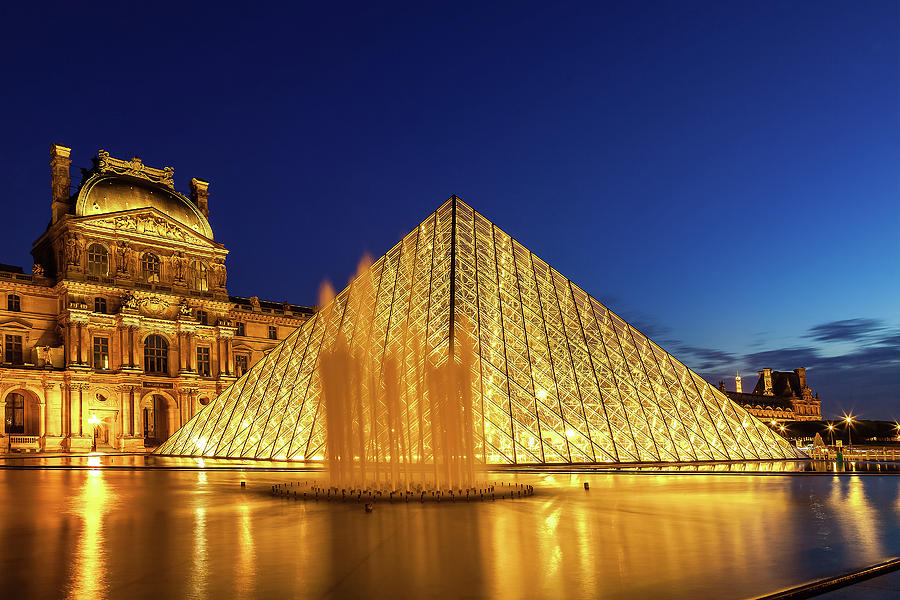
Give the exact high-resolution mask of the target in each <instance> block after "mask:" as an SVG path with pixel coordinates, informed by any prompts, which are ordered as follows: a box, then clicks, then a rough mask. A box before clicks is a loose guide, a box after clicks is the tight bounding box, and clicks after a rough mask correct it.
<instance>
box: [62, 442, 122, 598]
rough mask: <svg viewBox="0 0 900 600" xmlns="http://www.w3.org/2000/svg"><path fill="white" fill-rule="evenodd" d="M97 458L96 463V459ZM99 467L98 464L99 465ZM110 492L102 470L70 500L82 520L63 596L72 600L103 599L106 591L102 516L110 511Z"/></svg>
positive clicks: (92, 474) (90, 475)
mask: <svg viewBox="0 0 900 600" xmlns="http://www.w3.org/2000/svg"><path fill="white" fill-rule="evenodd" d="M90 458H92V459H93V458H96V459H97V460H98V461H99V457H90ZM98 466H99V465H98ZM111 496H112V492H111V491H110V490H109V489H108V487H107V484H106V481H105V480H104V473H103V471H101V470H91V471H89V472H88V473H87V475H86V477H85V478H84V483H83V484H82V486H81V490H80V491H79V493H78V494H77V495H76V496H75V497H74V498H73V506H72V512H73V513H75V514H76V515H77V516H79V517H80V518H81V521H82V530H81V535H80V536H79V538H78V543H77V546H76V548H75V554H74V556H73V557H72V563H71V570H72V573H71V575H70V577H69V580H70V582H71V583H70V585H68V586H67V590H66V596H67V597H68V598H73V599H81V598H103V597H106V595H107V594H106V592H107V590H108V583H107V572H106V536H105V532H104V527H103V519H104V515H105V514H106V512H107V511H108V510H110V509H111V508H112V505H113V500H112V498H111Z"/></svg>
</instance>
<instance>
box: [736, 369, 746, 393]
mask: <svg viewBox="0 0 900 600" xmlns="http://www.w3.org/2000/svg"><path fill="white" fill-rule="evenodd" d="M734 391H736V392H737V393H738V394H743V393H744V388H743V387H742V386H741V372H740V371H738V372H737V375H735V376H734Z"/></svg>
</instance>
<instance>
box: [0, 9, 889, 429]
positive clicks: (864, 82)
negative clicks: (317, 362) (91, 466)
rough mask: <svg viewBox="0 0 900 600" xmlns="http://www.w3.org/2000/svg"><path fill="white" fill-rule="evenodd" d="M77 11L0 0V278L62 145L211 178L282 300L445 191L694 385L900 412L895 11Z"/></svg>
mask: <svg viewBox="0 0 900 600" xmlns="http://www.w3.org/2000/svg"><path fill="white" fill-rule="evenodd" d="M76 4H78V3H52V2H51V3H35V2H31V3H4V4H3V5H2V7H0V23H2V29H3V34H2V35H0V61H2V72H3V86H2V88H0V109H2V114H3V116H4V117H3V127H2V137H0V173H2V176H3V178H4V181H5V189H4V191H3V194H4V196H5V198H4V199H3V203H4V204H3V212H2V214H3V217H2V218H3V220H4V221H7V223H8V222H12V223H13V224H14V227H12V228H10V227H6V226H5V227H3V232H4V233H3V236H2V237H0V262H5V263H13V264H19V265H22V266H25V267H26V270H27V267H28V265H30V264H31V261H30V256H29V250H30V247H31V243H32V242H33V241H34V240H35V239H36V238H37V237H38V236H39V235H40V233H41V232H42V231H43V229H44V226H45V225H46V222H47V220H48V219H49V215H50V200H49V168H48V166H47V161H48V148H49V145H50V143H51V142H59V143H62V144H65V145H68V146H71V147H72V148H73V167H79V166H88V165H89V164H90V158H91V156H94V155H96V152H97V150H98V149H100V148H104V149H106V150H108V151H109V152H110V153H111V154H112V155H113V156H117V157H123V158H127V157H131V156H133V155H138V156H140V157H141V158H143V159H144V162H145V163H146V164H148V165H151V166H163V165H168V166H173V167H174V168H175V180H176V187H177V188H178V189H181V190H186V189H187V184H188V181H189V180H190V178H191V177H201V178H206V179H208V180H209V181H211V186H210V192H211V200H210V208H211V211H212V216H211V222H212V225H213V229H214V231H215V235H216V239H217V240H218V241H221V242H223V243H224V244H225V245H226V247H227V248H229V249H230V250H231V254H230V256H229V259H228V264H229V280H228V284H229V291H230V292H231V293H232V294H237V295H258V296H260V297H261V298H265V299H271V300H279V301H280V300H290V301H292V302H297V303H313V302H315V297H316V289H317V286H318V284H319V282H320V281H321V280H323V279H325V278H328V279H331V280H332V281H334V282H335V283H336V284H343V283H344V282H346V280H347V278H348V277H349V276H350V274H351V273H352V271H353V268H354V265H355V264H356V262H357V260H358V258H359V257H360V255H361V254H362V253H363V252H366V251H368V252H370V253H372V254H374V255H376V256H377V255H380V254H382V253H383V252H384V251H386V250H387V249H388V248H389V247H390V246H391V245H393V244H394V243H395V242H396V241H397V240H398V239H399V238H400V237H401V236H402V235H403V234H404V233H406V232H407V231H408V230H410V229H412V228H413V227H414V226H415V225H416V224H417V223H418V222H419V221H421V220H422V219H423V218H424V217H425V216H426V215H427V214H428V213H429V212H431V211H432V210H434V208H436V207H437V206H438V205H439V204H440V203H441V202H442V201H443V200H445V199H446V198H447V197H448V196H450V195H451V194H454V193H455V194H458V195H459V196H460V197H462V198H463V199H464V200H465V201H466V202H468V203H469V204H471V205H472V206H473V207H475V208H476V209H477V210H479V211H480V212H482V213H483V214H485V215H486V216H487V217H488V218H490V219H492V220H493V221H494V222H495V223H496V224H497V225H499V226H500V227H501V228H503V229H505V230H506V231H507V232H509V233H510V234H511V235H513V236H514V237H516V238H518V239H519V240H520V241H521V242H522V243H523V244H525V245H526V246H527V247H529V248H530V249H531V250H533V251H534V252H535V253H536V254H538V255H539V256H541V257H542V258H544V259H545V260H547V261H548V262H550V263H551V264H552V265H554V266H555V267H556V268H557V269H559V270H560V271H561V272H562V273H563V274H565V275H567V276H568V277H569V278H571V279H572V280H573V281H575V282H576V283H578V284H579V285H581V286H582V287H583V288H584V289H585V290H587V291H589V292H590V293H592V294H593V295H595V296H596V297H598V298H599V299H600V300H602V301H603V302H605V303H607V304H609V306H610V307H611V308H612V309H613V310H615V311H616V312H618V313H619V314H621V315H622V316H623V317H624V318H626V319H628V320H630V321H632V322H633V323H634V324H636V325H637V326H638V327H639V328H641V329H642V330H643V331H645V332H646V333H647V334H648V335H650V336H651V337H653V338H654V339H656V340H657V341H659V342H660V343H661V344H662V345H663V346H664V347H665V348H667V349H668V350H670V351H672V352H673V353H674V354H675V355H676V356H679V357H680V358H681V359H682V360H684V361H685V362H686V363H687V364H688V365H689V366H691V367H693V368H694V369H696V370H698V371H699V372H701V373H702V374H703V375H704V376H706V377H707V378H709V379H710V380H712V381H714V382H717V381H718V380H719V379H722V378H725V377H727V376H729V375H732V374H733V373H734V371H735V370H736V369H741V371H742V372H747V373H748V374H750V373H754V374H753V375H752V376H750V377H748V378H747V379H746V380H745V381H747V383H748V384H749V385H750V386H751V387H752V385H753V382H755V371H757V370H759V369H761V368H763V367H772V368H774V369H777V370H790V369H793V368H794V367H797V366H801V365H803V366H806V367H808V369H809V379H810V384H811V385H812V387H813V389H814V390H816V391H818V392H819V394H820V396H821V397H822V398H823V399H824V403H823V409H824V411H825V412H826V413H828V414H830V415H835V414H840V413H841V411H844V410H846V411H850V410H854V411H855V412H857V413H858V414H860V415H861V416H863V417H872V418H900V302H898V300H900V266H898V265H900V236H898V233H900V203H898V200H900V170H898V165H900V118H898V116H900V112H898V111H900V43H898V39H900V4H898V2H896V1H895V2H873V1H862V2H840V3H835V2H818V1H817V2H708V3H707V2H694V1H686V2H661V3H656V2H620V3H601V2H584V3H563V2H552V3H551V2H541V3H531V2H514V3H491V4H490V5H489V6H484V5H485V4H487V3H478V2H476V3H467V2H453V3H436V2H412V3H409V4H395V3H360V4H353V3H343V2H333V3H321V2H318V3H303V2H297V3H284V4H283V5H281V4H266V3H249V4H248V3H243V4H241V5H236V7H235V8H226V7H224V6H222V4H212V5H209V6H206V7H202V6H200V5H194V7H192V8H185V7H184V6H182V5H180V4H175V5H171V6H166V5H164V4H162V3H151V4H134V3H131V4H127V3H126V4H109V5H104V4H96V3H94V4H83V5H81V4H78V5H76ZM73 172H77V169H75V168H73ZM729 385H732V383H731V382H730V383H729Z"/></svg>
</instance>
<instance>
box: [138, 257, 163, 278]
mask: <svg viewBox="0 0 900 600" xmlns="http://www.w3.org/2000/svg"><path fill="white" fill-rule="evenodd" d="M161 270H162V266H161V261H160V260H159V257H158V256H157V255H155V254H153V253H152V252H144V253H143V254H142V255H141V279H142V280H143V282H144V283H159V281H160V271H161Z"/></svg>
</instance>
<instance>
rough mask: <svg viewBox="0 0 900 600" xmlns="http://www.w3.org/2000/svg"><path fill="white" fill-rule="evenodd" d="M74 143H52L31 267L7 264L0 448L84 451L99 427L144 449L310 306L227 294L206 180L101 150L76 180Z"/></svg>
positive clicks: (101, 440) (2, 288) (108, 436)
mask: <svg viewBox="0 0 900 600" xmlns="http://www.w3.org/2000/svg"><path fill="white" fill-rule="evenodd" d="M69 154H70V150H69V148H66V147H64V146H59V145H53V146H51V150H50V171H51V196H52V199H51V205H50V209H51V219H50V223H49V225H48V227H47V230H46V231H45V232H44V233H43V234H42V235H41V236H40V237H39V238H38V239H37V241H36V242H35V243H34V246H33V249H32V251H31V252H32V255H33V257H34V266H33V267H32V271H31V273H30V274H27V273H23V271H22V269H20V268H17V267H10V266H8V265H0V414H3V415H4V419H5V423H4V425H5V426H4V427H2V428H0V437H2V444H0V447H3V448H4V449H5V448H6V447H7V445H10V446H12V447H13V449H16V448H20V449H26V448H28V449H39V448H42V449H45V450H85V449H88V448H90V447H91V445H92V443H93V437H94V435H96V437H97V441H98V444H99V445H101V446H104V445H106V446H111V447H114V448H118V449H122V450H133V449H139V448H143V447H144V445H145V442H146V443H151V444H153V443H157V442H159V441H162V440H165V439H166V438H167V437H168V436H169V435H170V434H171V433H172V432H174V431H175V430H176V429H178V427H180V426H181V424H182V423H184V422H186V421H187V420H188V419H190V418H191V417H192V416H193V415H194V414H195V413H196V412H197V411H198V410H199V409H200V408H201V407H202V405H204V404H207V403H208V402H209V401H210V399H211V398H214V397H215V396H216V395H217V394H219V393H220V392H221V391H222V390H223V389H225V388H226V387H227V386H228V385H230V384H231V382H233V381H235V379H236V378H237V377H238V376H240V375H241V374H242V373H243V372H245V371H247V370H248V369H249V368H250V367H251V366H252V365H253V364H254V363H256V362H257V361H258V360H259V359H260V358H262V356H263V354H264V353H265V352H266V351H267V350H268V349H270V348H271V347H273V346H274V345H275V344H277V343H278V342H277V341H276V340H278V339H283V338H284V337H285V336H286V335H287V334H288V333H289V332H290V331H292V330H294V329H295V328H296V327H298V326H299V325H300V324H302V323H303V322H304V321H306V319H307V318H308V317H309V315H310V314H311V312H312V311H311V310H310V309H309V308H307V307H302V306H295V305H292V304H289V303H274V302H264V301H260V300H258V299H257V298H255V297H254V298H243V297H235V296H229V295H228V292H227V290H226V274H227V272H226V267H225V257H226V255H227V254H228V250H226V249H225V247H224V246H223V245H222V244H221V243H220V242H216V241H214V240H213V232H212V228H211V227H210V224H209V189H208V188H209V184H208V183H207V182H205V181H202V180H200V179H192V180H191V184H190V188H191V191H190V193H189V194H181V193H179V192H176V191H175V189H174V181H173V170H172V169H171V168H168V167H167V168H165V169H155V168H151V167H148V166H146V165H144V164H143V163H142V162H141V161H140V159H138V158H134V159H131V160H118V159H116V158H113V157H111V156H110V155H109V154H108V153H107V152H104V151H102V150H101V151H100V152H99V153H98V155H97V157H96V158H95V159H93V162H94V164H93V167H92V168H91V169H84V170H82V179H81V182H80V183H79V184H78V185H77V186H75V187H74V188H73V187H72V186H71V181H70V175H69V166H70V162H71V161H70V158H69ZM92 418H93V421H94V422H92ZM4 435H6V436H9V437H3V436H4Z"/></svg>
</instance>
